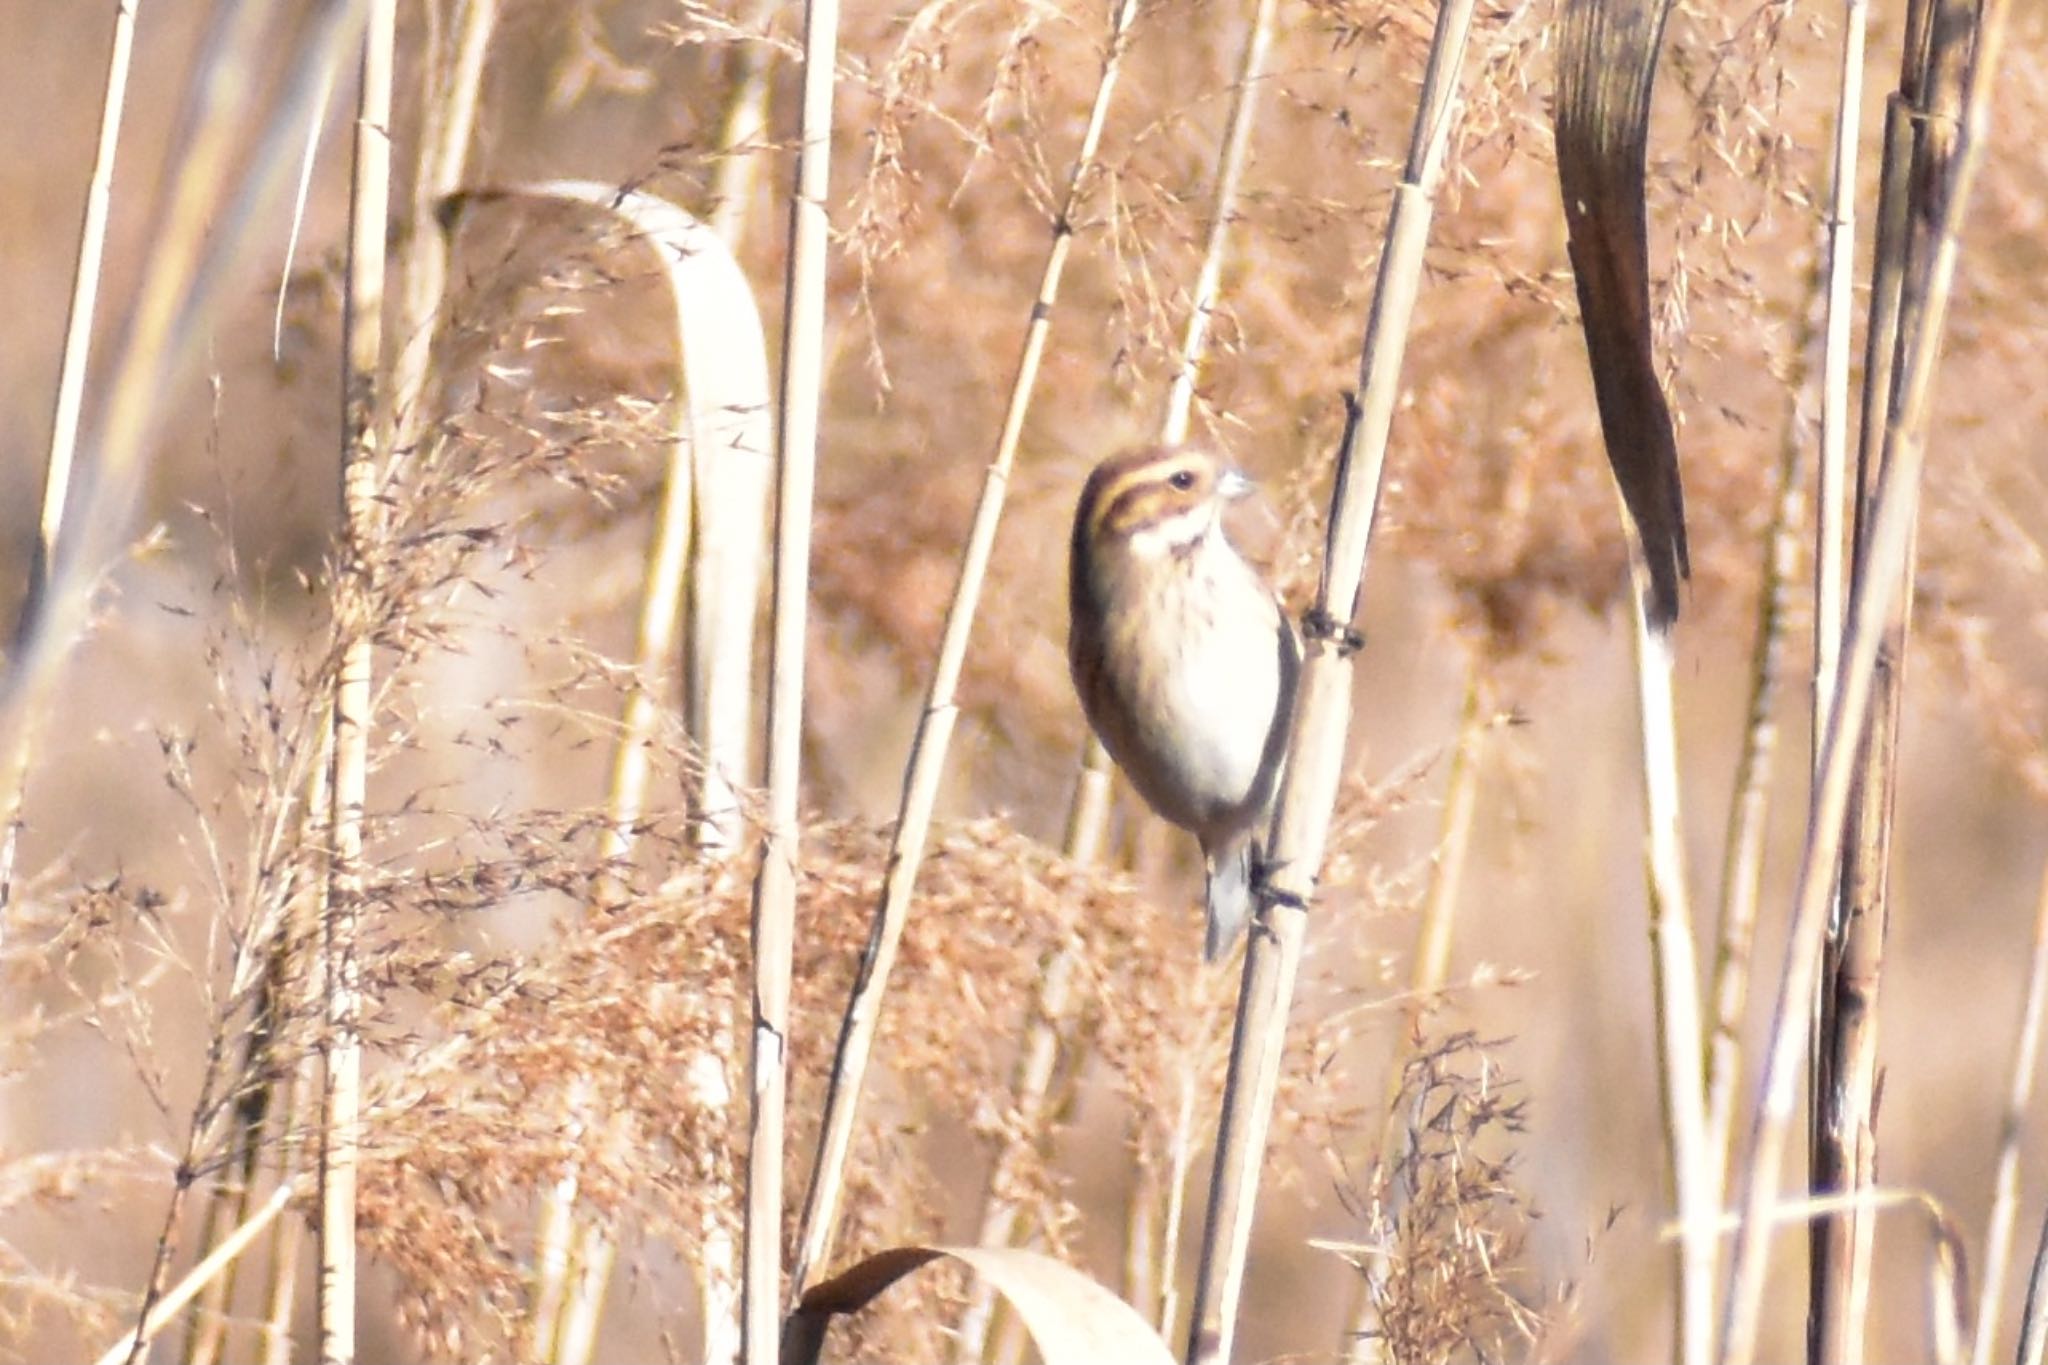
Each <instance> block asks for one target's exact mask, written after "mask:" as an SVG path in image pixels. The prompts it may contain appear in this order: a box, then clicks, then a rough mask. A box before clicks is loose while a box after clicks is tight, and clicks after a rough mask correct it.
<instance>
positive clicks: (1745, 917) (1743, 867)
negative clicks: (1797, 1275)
mask: <svg viewBox="0 0 2048 1365" xmlns="http://www.w3.org/2000/svg"><path fill="white" fill-rule="evenodd" d="M1803 350H1804V348H1803V347H1802V352H1803ZM1799 426H1800V424H1799V421H1798V418H1797V415H1796V414H1795V415H1794V417H1793V420H1792V423H1791V427H1790V429H1789V430H1788V431H1787V432H1786V433H1785V442H1784V445H1783V447H1782V448H1781V450H1780V451H1779V457H1778V468H1777V473H1776V476H1775V482H1776V487H1775V488H1774V489H1773V491H1772V498H1771V504H1772V512H1771V524H1770V528H1769V530H1768V531H1766V532H1765V544H1764V570H1763V581H1762V583H1761V584H1760V585H1759V586H1758V589H1757V623H1756V645H1755V648H1754V649H1753V650H1752V651H1751V654H1750V679H1749V704H1748V706H1747V707H1746V708H1745V712H1744V717H1743V726H1742V754H1741V757H1740V758H1739V759H1737V760H1736V765H1735V790H1734V793H1733V795H1732V796H1731V798H1730V800H1729V803H1728V832H1727V835H1726V838H1725V840H1724V842H1723V845H1722V862H1721V909H1720V928H1719V933H1718V936H1717V939H1718V941H1717V943H1716V945H1715V950H1714V973H1713V988H1712V990H1713V1016H1712V1019H1711V1020H1710V1024H1711V1027H1712V1030H1713V1033H1712V1036H1711V1038H1710V1040H1709V1043H1708V1049H1707V1142H1708V1146H1709V1149H1710V1153H1711V1156H1712V1159H1713V1160H1714V1161H1715V1163H1716V1164H1717V1167H1718V1169H1719V1170H1720V1171H1721V1172H1722V1173H1723V1174H1722V1177H1721V1178H1720V1182H1721V1186H1722V1188H1725V1184H1726V1182H1725V1177H1726V1173H1727V1171H1728V1163H1729V1161H1730V1159H1731V1156H1732V1151H1731V1143H1732V1140H1733V1137H1734V1133H1735V1105H1736V1099H1737V1097H1738V1095H1739V1094H1740V1087H1741V1081H1742V1021H1743V1017H1744V1015H1745V1014H1746V1012H1747V1010H1748V1004H1749V977H1750V963H1751V959H1752V956H1753V951H1754V947H1755V941H1756V918H1757V906H1758V904H1759V903H1760V902H1761V900H1762V896H1763V873H1764V841H1765V835H1766V834H1767V833H1768V826H1769V823H1770V822H1769V819H1768V816H1769V813H1770V805H1771V778H1772V774H1773V772H1774V770H1775V768H1776V765H1777V752H1778V722H1777V720H1776V719H1775V718H1774V711H1775V707H1776V701H1777V696H1778V687H1779V682H1780V678H1781V675H1782V674H1783V672H1784V666H1785V624H1786V617H1787V615H1788V614H1789V612H1790V609H1791V597H1792V589H1793V581H1794V578H1795V577H1796V575H1797V573H1798V566H1799V530H1800V522H1801V520H1802V515H1801V512H1802V503H1803V499H1804V490H1803V489H1802V488H1801V487H1800V483H1799V468H1800V464H1801V460H1800V442H1801V435H1802V433H1801V432H1800V430H1799Z"/></svg>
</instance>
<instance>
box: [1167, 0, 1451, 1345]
mask: <svg viewBox="0 0 2048 1365" xmlns="http://www.w3.org/2000/svg"><path fill="white" fill-rule="evenodd" d="M1472 9H1473V6H1472V3H1471V0H1444V2H1443V4H1442V5H1441V6H1440V7H1439V8H1438V10H1437V19H1436V32H1435V36H1434V38H1433V40H1432V42H1431V44H1430V52H1429V65H1428V69H1427V71H1426V72H1425V74H1424V76H1423V84H1422V92H1421V96H1420V98H1419V101H1418V104H1417V108H1416V115H1415V128H1414V132H1413V135H1412V137H1411V139H1410V143H1409V149H1408V160H1407V164H1406V166H1405V167H1404V169H1403V171H1402V176H1401V181H1400V183H1399V184H1397V185H1396V186H1395V187H1394V202H1393V208H1392V211H1391V213H1390V214H1389V217H1388V222H1387V238H1386V247H1385V249H1384V251H1383V252H1382V253H1381V256H1380V268H1379V276H1378V283H1377V287H1376V288H1375V289H1374V291H1373V301H1372V311H1371V314H1370V315H1369V318H1368V320H1367V323H1366V336H1365V345H1364V349H1363V353H1362V355H1361V358H1360V373H1359V389H1360V397H1359V402H1358V408H1357V411H1356V413H1355V420H1354V421H1352V422H1351V423H1350V424H1349V427H1348V428H1347V430H1346V432H1345V437H1344V443H1343V447H1342V449H1341V450H1340V451H1339V454H1338V462H1337V485H1336V488H1335V490H1334V492H1333V495H1332V506H1331V520H1330V528H1329V540H1328V544H1327V546H1326V548H1325V554H1324V561H1323V577H1322V582H1321V584H1320V586H1319V589H1318V591H1317V595H1316V605H1315V607H1314V609H1313V610H1312V612H1311V613H1310V615H1309V618H1308V619H1309V625H1310V629H1309V631H1308V642H1307V649H1306V651H1305V655H1306V657H1305V661H1304V664H1303V667H1302V673H1301V691H1300V694H1299V697H1298V699H1297V701H1296V708H1295V719H1294V732H1293V734H1292V735H1291V736H1290V739H1289V744H1288V754H1287V767H1286V770H1285V776H1284V777H1283V778H1282V780H1281V786H1280V791H1279V795H1278V799H1277V805H1276V810H1275V814H1274V821H1273V831H1272V838H1271V839H1270V841H1269V847H1270V849H1271V853H1270V856H1269V865H1268V868H1267V870H1266V877H1267V879H1268V881H1267V885H1266V886H1264V887H1263V888H1261V892H1260V896H1259V907H1258V911H1257V916H1256V923H1255V924H1254V925H1253V927H1252V931H1251V933H1250V934H1249V935H1247V940H1248V941H1247V944H1246V949H1245V964H1244V976H1243V982H1242V985H1241V987H1240V993H1239V999H1238V1012H1237V1027H1236V1031H1235V1033H1234V1034H1233V1036H1232V1039H1231V1049H1230V1069H1229V1074H1228V1080H1227V1081H1226V1083H1225V1088H1224V1094H1223V1114H1222V1117H1221V1120H1220V1122H1219V1125H1218V1133H1217V1142H1216V1163H1215V1174H1214V1176H1213V1178H1212V1179H1211V1182H1210V1186H1209V1213H1208V1220H1207V1224H1206V1226H1205V1227H1204V1229H1203V1235H1202V1259H1201V1269H1200V1271H1199V1273H1198V1275H1197V1277H1196V1282H1195V1301H1194V1310H1193V1313H1192V1315H1191V1320H1190V1323H1189V1328H1188V1348H1187V1359H1188V1361H1189V1362H1190V1365H1196V1363H1197V1362H1204V1363H1206V1362H1214V1361H1223V1360H1228V1359H1229V1358H1230V1348H1231V1342H1232V1340H1233V1338H1234V1337H1235V1335H1236V1331H1237V1308H1238V1296H1239V1292H1240V1290H1241V1289H1242V1287H1243V1284H1244V1263H1245V1255H1246V1252H1247V1251H1248V1249H1249V1248H1250V1245H1251V1233H1252V1215H1253V1212H1254V1209H1255V1207H1256V1204H1257V1200H1258V1184H1259V1168H1260V1166H1261V1164H1262V1163H1263V1161H1264V1159H1265V1149H1266V1134H1267V1130H1268V1128H1269V1127H1270V1125H1271V1122H1272V1107H1273V1096H1274V1093H1275V1091H1276V1090H1277V1088H1278V1085H1279V1076H1280V1059H1281V1054H1282V1052H1283V1050H1284V1043H1285V1040H1286V1031H1287V1014H1288V1008H1289V1006H1290V1004H1291V1003H1292V1000H1293V997H1294V980H1295V976H1296V973H1297V971H1298V970H1299V967H1300V963H1301V945H1302V939H1303V937H1304V935H1305V933H1306V931H1307V927H1308V923H1307V922H1308V907H1309V903H1310V899H1311V897H1312V896H1313V894H1314V891H1315V881H1316V877H1317V876H1318V875H1319V873H1320V871H1321V868H1322V861H1323V846H1324V843H1325V842H1326V841H1327V839H1328V837H1329V828H1330V820H1331V816H1332V813H1333V811H1334V808H1335V805H1336V799H1337V789H1338V785H1339V783H1340V781H1341V779H1342V776H1343V767H1344V746H1345V736H1346V733H1347V730H1348V727H1349V724H1350V714H1351V674H1352V655H1353V654H1354V653H1355V652H1356V651H1357V649H1358V647H1359V646H1360V644H1361V643H1362V641H1361V639H1360V637H1359V636H1358V635H1357V634H1356V631H1355V628H1354V627H1353V626H1352V624H1351V623H1352V621H1353V620H1354V619H1355V618H1356V616H1357V613H1358V598H1359V589H1360V587H1361V585H1362V583H1363V580H1364V576H1365V565H1366V551H1367V549H1368V547H1369V545H1370V543H1371V538H1372V523H1373V514H1374V512H1375V510H1376V509H1377V508H1378V505H1379V496H1380V486H1381V481H1382V475H1383V473H1384V471H1385V468H1386V450H1387V436H1388V432H1389V430H1390V429H1391V427H1392V424H1393V417H1394V405H1395V399H1396V396H1397V395H1398V393H1399V391H1400V384H1401V361H1402V357H1403V354H1404V352H1405V351H1406V349H1407V340H1408V324H1409V319H1410V317H1411V316H1412V315H1413V312H1414V307H1415V296H1416V293H1417V290H1418V289H1419V287H1420V283H1421V276H1422V255H1423V248H1424V246H1425V245H1426V244H1427V242H1428V239H1429V221H1430V217H1431V213H1432V209H1433V202H1434V197H1435V194H1436V189H1437V186H1438V183H1439V182H1440V181H1441V179H1442V175H1443V164H1444V155H1445V149H1446V147H1447V146H1448V144H1449V141H1450V132H1451V125H1452V123H1453V122H1454V121H1455V120H1454V111H1455V106H1456V104H1457V83H1458V70H1459V67H1460V65H1461V63H1462V61H1463V58H1464V54H1465V39H1466V36H1467V34H1468V32H1469V30H1470V27H1471V20H1472Z"/></svg>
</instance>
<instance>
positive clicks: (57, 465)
mask: <svg viewBox="0 0 2048 1365" xmlns="http://www.w3.org/2000/svg"><path fill="white" fill-rule="evenodd" d="M141 3H142V0H115V3H114V31H113V36H112V38H111V40H110V42H109V46H108V51H107V80H106V86H105V88H104V92H103V93H102V95H101V97H100V131H99V140H98V142H97V143H96V144H95V148H94V152H93V163H92V176H91V178H90V179H89V180H88V181H87V182H86V189H85V221H84V222H83V223H81V224H80V226H79V229H78V259H77V261H76V263H75V265H74V266H73V269H72V275H71V305H70V310H69V312H68V314H67V315H66V318H65V323H64V358H63V362H62V364H61V366H60V368H59V369H58V372H57V409H56V415H55V416H54V417H53V418H52V420H51V423H50V448H49V452H48V454H47V456H46V457H45V459H44V463H43V499H42V512H41V516H40V517H39V519H38V521H37V523H36V541H35V545H34V546H33V548H32V549H31V551H30V554H29V563H28V587H27V590H26V592H25V593H24V595H23V598H22V606H21V616H20V618H19V619H18V620H17V621H16V623H15V639H14V645H13V647H12V648H10V649H9V651H8V652H9V653H10V654H14V653H17V652H18V651H19V650H20V648H21V645H22V644H23V643H24V642H25V641H26V639H27V636H28V632H29V630H30V628H31V626H32V625H33V623H34V621H35V619H36V618H37V616H39V615H40V603H41V602H42V599H43V596H44V593H45V592H46V591H47V589H48V587H49V579H50V571H51V569H52V568H53V567H54V565H55V563H56V559H57V536H58V533H59V531H60V530H61V529H62V528H63V525H64V502H65V498H66V496H67V495H68V494H69V492H70V490H71V467H72V463H73V460H74V458H75V456H76V454H77V450H78V419H79V414H80V412H81V411H82V410H83V408H84V404H85V377H86V370H87V362H88V360H89V359H90V358H91V355H92V329H93V319H94V316H95V314H96V311H97V303H98V299H99V289H100V262H101V259H102V258H103V256H104V255H105V252H106V244H107V218H108V215H109V214H110V213H111V212H112V209H113V199H114V158H115V153H116V151H117V150H118V149H119V147H120V141H121V111H122V109H123V108H124V107H125V106H126V104H127V99H128V67H129V63H130V59H131V57H132V56H133V54H134V50H135V13H136V11H137V10H138V9H140V8H141ZM25 767H26V765H25V764H24V769H25ZM23 775H24V776H25V771H24V774H23ZM23 795H24V793H23V790H22V785H21V783H20V782H18V781H17V782H15V783H13V784H10V785H9V787H8V788H7V790H6V791H5V792H4V793H0V801H4V802H5V803H6V804H5V806H4V808H0V943H4V942H5V941H6V930H7V922H6V912H7V906H8V903H9V901H10V900H11V899H12V893H13V889H14V858H15V849H16V846H17V841H18V839H19V836H20V832H21V806H22V798H23Z"/></svg>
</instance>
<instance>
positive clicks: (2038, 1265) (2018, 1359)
mask: <svg viewBox="0 0 2048 1365" xmlns="http://www.w3.org/2000/svg"><path fill="white" fill-rule="evenodd" d="M2043 1359H2048V1218H2044V1219H2043V1220H2042V1222H2041V1236H2040V1240H2039V1241H2037V1242H2036V1243H2035V1244H2034V1265H2033V1268H2032V1269H2031V1270H2030V1271H2028V1273H2027V1302H2026V1307H2025V1308H2024V1310H2023V1311H2022V1313H2021V1315H2020V1343H2019V1345H2018V1346H2016V1347H2014V1348H2013V1360H2014V1362H2015V1365H2041V1362H2042V1360H2043Z"/></svg>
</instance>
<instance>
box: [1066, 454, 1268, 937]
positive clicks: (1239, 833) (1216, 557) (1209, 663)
mask: <svg viewBox="0 0 2048 1365" xmlns="http://www.w3.org/2000/svg"><path fill="white" fill-rule="evenodd" d="M1251 491H1252V482H1251V480H1250V479H1249V478H1247V477H1246V476H1245V474H1244V473H1243V472H1242V471H1241V470H1238V469H1236V468H1235V467H1233V466H1231V465H1229V464H1227V463H1225V462H1224V461H1222V460H1220V459H1218V458H1217V457H1216V456H1214V455H1212V454H1210V453H1209V452H1207V451H1205V450H1203V449H1200V448H1198V447H1194V446H1188V445H1172V446H1148V447H1143V448H1140V449H1136V450H1130V451H1126V452H1123V453H1121V454H1117V455H1113V456H1111V457H1110V458H1109V459H1106V460H1104V461H1103V462H1102V463H1101V464H1099V465H1097V466H1096V467H1095V469H1094V470H1093V471H1092V472H1091V473H1090V474H1089V476H1088V480H1087V483H1086V484H1085V485H1084V486H1083V487H1082V489H1081V496H1080V499H1079V501H1078V502H1077V503H1076V505H1075V508H1074V533H1073V543H1072V548H1071V555H1070V560H1069V567H1068V582H1067V604H1068V611H1069V618H1068V619H1069V626H1068V633H1067V663H1068V666H1069V668H1070V669H1071V671H1072V673H1073V677H1074V690H1075V692H1076V694H1077V695H1078V696H1079V698H1080V702H1081V710H1082V712H1083V714H1085V715H1086V717H1087V719H1088V724H1089V725H1090V726H1091V727H1092V728H1093V729H1094V731H1095V733H1096V735H1097V736H1098V737H1099V738H1100V739H1101V740H1102V746H1103V748H1105V749H1106V750H1108V751H1109V755H1110V757H1111V758H1113V759H1115V760H1116V763H1117V766H1118V767H1120V768H1122V769H1123V771H1124V774H1125V775H1126V776H1127V777H1128V778H1129V779H1130V782H1131V785H1132V786H1133V787H1135V788H1136V789H1137V792H1138V794H1139V795H1140V796H1142V797H1143V798H1144V799H1145V802H1146V804H1147V805H1149V806H1151V808H1152V809H1153V810H1154V811H1156V812H1157V813H1158V814H1159V815H1160V816H1161V817H1163V818H1164V819H1165V820H1167V821H1168V822H1169V823H1171V824H1174V825H1177V826H1179V827H1180V828H1182V829H1184V830H1187V831H1189V832H1190V833H1192V834H1193V835H1194V836H1195V838H1196V840H1197V841H1198V842H1199V843H1200V844H1201V848H1202V856H1203V860H1204V863H1205V866H1206V870H1207V885H1206V894H1205V900H1206V902H1207V908H1208V921H1209V922H1208V935H1207V938H1206V940H1205V943H1204V956H1205V957H1206V958H1207V959H1208V960H1209V961H1210V962H1214V961H1216V960H1217V959H1218V958H1219V957H1221V956H1222V955H1223V954H1224V952H1225V951H1227V950H1228V949H1229V947H1230V946H1231V944H1232V943H1234V942H1235V941H1236V939H1237V936H1238V934H1239V933H1241V932H1242V931H1243V929H1244V926H1245V924H1246V923H1247V922H1248V921H1249V919H1250V917H1251V910H1252V883H1253V873H1254V862H1255V860H1256V859H1257V858H1259V857H1260V856H1261V854H1260V852H1259V850H1258V848H1257V847H1256V842H1255V838H1254V836H1255V833H1256V832H1257V831H1258V830H1260V829H1261V828H1262V827H1263V825H1264V823H1265V821H1266V820H1267V818H1268V814H1269V811H1270V808H1271V805H1272V801H1273V794H1274V791H1275V789H1276V787H1277V786H1278V784H1279V778H1280V769H1281V766H1282V764H1283V763H1284V761H1285V757H1286V750H1287V737H1288V730H1289V727H1290V724H1291V722H1292V718H1293V712H1294V693H1295V681H1296V677H1297V675H1298V674H1299V673H1300V669H1301V645H1300V642H1299V641H1298V640H1297V639H1296V638H1295V633H1294V627H1293V625H1292V623H1291V622H1290V621H1289V620H1288V618H1287V614H1286V612H1285V611H1283V610H1282V609H1281V606H1280V601H1279V598H1278V597H1277V596H1276V595H1275V594H1274V592H1273V590H1272V588H1271V587H1270V586H1268V585H1267V583H1266V581H1265V579H1263V578H1262V577H1261V576H1260V575H1259V572H1258V571H1257V570H1256V569H1254V568H1253V567H1252V566H1251V565H1250V564H1249V563H1247V562H1246V561H1245V559H1244V557H1243V556H1242V555H1241V554H1239V553H1238V551H1237V548H1236V547H1235V546H1234V545H1232V544H1231V543H1230V539H1229V537H1228V536H1227V535H1226V534H1225V532H1224V529H1223V509H1224V508H1225V506H1227V505H1228V504H1230V503H1232V502H1234V501H1236V500H1238V499H1240V498H1242V497H1244V496H1245V495H1246V494H1248V493H1250V492H1251Z"/></svg>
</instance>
